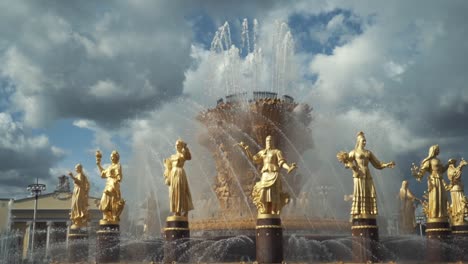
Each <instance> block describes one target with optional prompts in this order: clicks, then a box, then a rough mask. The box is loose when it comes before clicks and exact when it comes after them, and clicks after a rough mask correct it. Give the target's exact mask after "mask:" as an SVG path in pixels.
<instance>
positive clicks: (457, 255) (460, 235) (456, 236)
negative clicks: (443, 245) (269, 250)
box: [452, 224, 468, 261]
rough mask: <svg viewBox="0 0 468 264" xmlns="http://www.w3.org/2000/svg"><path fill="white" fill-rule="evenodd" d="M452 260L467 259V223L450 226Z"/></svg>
mask: <svg viewBox="0 0 468 264" xmlns="http://www.w3.org/2000/svg"><path fill="white" fill-rule="evenodd" d="M452 239H453V240H452V244H453V247H454V254H453V257H454V259H452V261H468V224H465V225H454V226H452Z"/></svg>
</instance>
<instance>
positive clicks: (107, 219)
mask: <svg viewBox="0 0 468 264" xmlns="http://www.w3.org/2000/svg"><path fill="white" fill-rule="evenodd" d="M101 158H102V154H101V152H100V151H99V150H98V151H96V165H97V167H98V169H99V172H100V173H101V178H105V179H107V180H106V187H104V192H103V193H102V198H101V203H100V204H99V210H101V212H102V220H101V221H100V224H118V223H119V221H120V214H121V213H122V210H123V208H124V206H125V201H124V200H123V199H122V195H121V193H120V182H121V181H122V177H123V174H122V166H121V165H120V155H119V152H117V151H116V150H114V151H112V153H111V155H110V160H111V162H112V164H111V165H109V167H107V169H104V168H103V167H102V166H101Z"/></svg>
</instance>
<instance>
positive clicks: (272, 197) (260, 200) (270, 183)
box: [239, 136, 296, 215]
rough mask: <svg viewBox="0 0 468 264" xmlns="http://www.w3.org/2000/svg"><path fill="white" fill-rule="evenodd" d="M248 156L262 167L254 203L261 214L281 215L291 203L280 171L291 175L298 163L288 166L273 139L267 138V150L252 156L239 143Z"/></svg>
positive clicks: (247, 149) (246, 147)
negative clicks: (284, 190)
mask: <svg viewBox="0 0 468 264" xmlns="http://www.w3.org/2000/svg"><path fill="white" fill-rule="evenodd" d="M239 146H241V147H242V148H243V149H244V151H245V153H246V154H247V156H248V157H249V158H250V159H251V160H252V161H253V163H254V164H258V165H261V166H262V169H261V175H262V177H261V179H260V181H259V182H257V183H256V184H255V186H254V188H253V190H252V198H253V203H254V204H255V206H256V207H257V210H258V212H259V213H260V214H278V215H279V214H280V212H281V209H282V208H283V207H284V206H285V205H286V204H287V203H288V202H289V195H288V193H286V192H283V188H282V184H281V178H280V173H279V172H280V169H281V168H283V169H286V170H287V171H288V173H291V172H292V171H293V170H294V169H296V163H291V165H288V164H287V163H286V160H285V159H284V158H283V153H282V152H281V150H279V149H276V148H275V147H274V145H273V138H272V137H271V136H267V137H266V139H265V149H262V150H260V151H259V152H258V153H257V154H255V155H252V154H251V152H250V150H249V147H248V146H246V145H245V144H244V143H243V142H240V143H239Z"/></svg>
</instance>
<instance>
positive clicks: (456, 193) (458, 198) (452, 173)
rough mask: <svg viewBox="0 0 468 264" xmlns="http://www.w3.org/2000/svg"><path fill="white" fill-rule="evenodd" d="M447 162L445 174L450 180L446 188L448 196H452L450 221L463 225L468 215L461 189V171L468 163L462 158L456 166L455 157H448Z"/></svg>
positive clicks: (466, 204) (467, 207) (466, 203)
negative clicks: (448, 192) (448, 191)
mask: <svg viewBox="0 0 468 264" xmlns="http://www.w3.org/2000/svg"><path fill="white" fill-rule="evenodd" d="M448 164H449V165H448V169H447V176H448V178H449V180H450V185H449V187H448V189H449V190H450V196H451V198H452V204H451V206H450V209H451V210H450V211H451V222H452V225H464V224H466V221H465V217H466V216H467V215H468V200H467V198H466V196H465V193H464V190H463V182H462V179H461V173H462V169H463V167H464V166H466V165H467V164H468V163H467V162H466V160H464V159H462V160H461V162H460V164H459V165H458V166H457V161H456V160H455V159H450V160H449V161H448Z"/></svg>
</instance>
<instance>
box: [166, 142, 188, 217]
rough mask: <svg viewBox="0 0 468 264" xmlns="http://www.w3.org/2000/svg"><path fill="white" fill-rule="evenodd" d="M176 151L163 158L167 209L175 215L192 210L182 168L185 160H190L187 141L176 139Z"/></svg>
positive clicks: (183, 214)
mask: <svg viewBox="0 0 468 264" xmlns="http://www.w3.org/2000/svg"><path fill="white" fill-rule="evenodd" d="M175 148H176V153H175V154H174V155H171V156H170V157H169V158H167V159H165V160H164V166H165V170H164V178H165V182H166V184H167V185H168V186H169V209H170V211H171V212H173V213H174V215H175V216H181V215H182V216H187V215H188V212H189V211H190V210H193V203H192V195H191V194H190V188H189V185H188V181H187V176H186V174H185V170H184V164H185V161H186V160H191V159H192V155H191V154H190V150H189V149H188V147H187V143H185V142H184V141H182V140H180V139H179V140H177V141H176V144H175Z"/></svg>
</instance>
